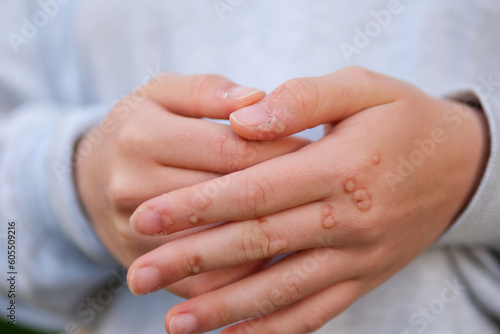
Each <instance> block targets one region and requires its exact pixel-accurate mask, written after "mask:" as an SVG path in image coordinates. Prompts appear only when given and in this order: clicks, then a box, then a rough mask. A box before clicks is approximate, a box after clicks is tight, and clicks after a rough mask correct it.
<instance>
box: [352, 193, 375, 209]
mask: <svg viewBox="0 0 500 334" xmlns="http://www.w3.org/2000/svg"><path fill="white" fill-rule="evenodd" d="M352 200H353V202H354V204H355V205H356V206H357V207H358V209H359V210H361V211H368V210H369V209H370V208H371V206H372V199H371V197H370V194H368V192H367V191H366V190H364V189H360V190H357V191H356V192H355V193H354V194H353V195H352Z"/></svg>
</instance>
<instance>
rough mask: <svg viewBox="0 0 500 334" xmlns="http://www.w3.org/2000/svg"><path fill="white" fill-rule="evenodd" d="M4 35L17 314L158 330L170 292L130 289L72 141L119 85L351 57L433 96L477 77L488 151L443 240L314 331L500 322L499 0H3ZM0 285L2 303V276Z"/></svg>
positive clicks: (236, 75)
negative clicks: (92, 206) (100, 228)
mask: <svg viewBox="0 0 500 334" xmlns="http://www.w3.org/2000/svg"><path fill="white" fill-rule="evenodd" d="M0 36H1V38H0V222H1V223H0V225H1V226H2V230H1V233H2V235H1V239H0V240H1V245H2V247H1V251H0V252H1V254H0V263H1V265H2V270H3V272H4V273H7V272H8V271H12V270H9V267H8V265H9V264H8V262H7V260H8V259H7V253H6V252H7V250H6V248H7V235H8V231H7V228H8V225H7V223H8V222H15V226H16V250H17V253H16V255H17V258H16V263H15V271H16V272H17V274H16V298H15V301H16V317H17V318H16V321H17V322H18V323H24V324H29V325H33V326H39V327H40V328H44V329H47V330H49V329H59V330H60V329H61V328H62V329H63V332H64V331H66V332H68V333H71V332H74V330H75V329H77V328H87V329H89V330H90V332H98V333H148V334H149V333H161V332H162V331H163V317H164V315H165V313H166V312H167V311H168V308H169V307H171V306H172V305H174V304H175V303H177V302H179V300H180V299H179V298H177V297H173V296H171V295H169V294H167V293H166V292H159V293H156V294H153V295H150V296H145V297H134V296H132V295H130V293H129V292H128V290H127V289H126V287H125V286H124V275H125V273H124V271H123V270H122V269H120V267H119V266H118V265H117V263H116V261H115V260H114V259H113V258H112V257H111V256H110V254H109V253H108V252H107V251H106V249H105V248H104V247H103V245H102V244H101V242H100V241H99V239H98V238H97V237H96V235H95V234H94V232H93V231H92V229H91V227H90V225H89V223H88V222H87V220H86V218H85V216H84V214H83V213H82V211H81V209H80V206H79V203H78V199H77V196H76V193H75V189H74V184H73V180H72V173H71V172H72V165H71V161H70V154H71V152H72V147H73V145H74V143H75V141H76V139H77V138H78V137H79V136H80V135H81V134H82V133H83V132H85V131H86V130H87V129H89V128H91V127H92V126H93V125H95V124H96V122H98V120H99V119H100V118H102V117H103V116H104V115H105V114H106V112H107V111H108V110H109V109H110V107H111V106H112V104H113V103H114V102H116V101H117V100H118V99H119V98H120V97H121V96H123V95H125V94H127V93H128V92H129V91H130V90H131V89H133V88H134V87H136V86H138V85H140V84H141V83H142V82H143V81H144V79H147V78H149V77H151V75H154V74H156V73H158V72H159V71H180V72H184V73H207V72H214V73H220V74H223V75H226V76H228V77H229V78H231V79H232V80H234V81H236V82H239V83H241V84H244V85H249V86H255V87H259V88H262V89H265V90H268V91H270V90H272V89H273V88H274V87H276V86H277V85H279V84H280V83H282V82H283V81H285V80H287V79H290V78H293V77H297V76H314V75H322V74H326V73H328V72H332V71H334V70H337V69H340V68H343V67H345V66H348V65H361V66H364V67H367V68H370V69H372V70H375V71H379V72H382V73H385V74H388V75H392V76H394V77H398V78H401V79H403V80H406V81H409V82H411V83H413V84H415V85H416V86H418V87H420V88H421V89H423V90H425V91H426V92H428V93H429V94H432V95H434V96H444V95H448V94H453V93H455V92H457V91H460V90H469V91H475V92H476V94H477V95H478V96H479V97H480V99H481V102H482V104H483V107H484V109H485V113H486V114H487V117H488V121H489V127H490V133H491V154H490V157H489V161H488V165H487V169H486V172H485V174H484V176H483V179H482V181H481V184H480V187H479V189H478V190H477V193H476V194H475V196H474V198H473V199H472V201H471V203H470V205H469V206H468V208H467V209H466V211H465V212H464V213H463V214H462V215H461V217H460V218H459V219H458V220H457V221H456V222H455V224H454V225H453V227H452V228H451V229H450V231H448V232H447V233H446V235H444V236H443V238H442V240H440V241H439V242H438V243H437V244H436V245H435V246H434V247H433V248H432V249H430V250H429V251H427V252H426V253H424V254H422V255H421V256H420V257H419V258H418V259H417V260H415V261H414V262H413V263H411V264H410V265H409V266H408V267H406V268H405V269H404V270H403V271H401V272H400V273H398V274H397V275H396V276H394V277H393V278H392V279H390V280H389V281H388V282H386V283H385V284H384V285H382V286H380V287H379V288H377V289H376V290H375V291H373V292H371V293H369V294H368V295H366V296H365V297H363V298H362V299H360V300H359V301H358V302H357V303H356V304H354V305H353V306H352V307H351V308H349V309H348V310H347V311H346V312H344V313H343V314H342V315H341V316H339V317H338V318H336V319H334V320H332V321H331V322H330V323H328V324H327V325H326V326H325V327H324V328H323V329H322V330H320V331H319V332H318V333H349V334H361V333H363V334H364V333H371V334H413V333H423V332H425V333H429V334H430V333H433V334H448V333H449V334H452V333H453V334H457V333H459V334H460V333H463V334H471V333H481V334H493V333H500V327H499V326H500V325H499V324H500V176H499V175H498V170H499V165H498V164H499V161H498V159H499V153H500V148H499V146H498V145H499V143H498V140H499V136H500V134H499V133H500V132H499V130H498V122H499V121H500V2H498V1H496V0H489V1H488V0H474V1H473V0H462V1H452V0H442V1H435V0H419V1H416V0H413V1H411V0H401V1H397V0H384V1H382V0H371V1H369V0H360V1H340V0H316V1H306V0H252V1H245V0H204V1H199V0H198V1H195V0H182V1H181V0H177V1H176V0H162V1H155V0H129V1H123V0H107V1H102V0H81V1H79V0H41V1H39V2H37V1H32V0H25V1H22V0H15V1H14V0H11V1H3V2H2V4H1V5H0ZM307 135H309V136H311V137H312V138H318V136H319V135H320V134H319V131H315V130H311V131H309V133H308V134H307ZM0 288H1V290H2V294H1V295H0V306H1V309H2V312H1V313H2V314H3V316H4V317H5V314H8V312H9V311H8V310H6V307H7V306H8V305H9V304H8V303H9V301H10V299H9V297H8V291H9V289H10V284H8V282H7V281H6V280H1V283H0ZM7 320H9V319H7Z"/></svg>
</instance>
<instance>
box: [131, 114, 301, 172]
mask: <svg viewBox="0 0 500 334" xmlns="http://www.w3.org/2000/svg"><path fill="white" fill-rule="evenodd" d="M145 112H146V111H145ZM136 126H137V125H136ZM144 126H146V125H144ZM165 129H168V131H166V130H165ZM144 131H148V132H149V133H150V134H151V135H150V136H148V137H147V140H146V142H145V143H144V146H145V147H144V146H140V145H136V147H138V148H137V149H138V150H139V149H141V150H144V149H145V150H146V151H147V152H150V155H151V157H152V158H153V159H154V160H156V161H158V162H159V163H162V164H165V165H169V166H177V167H181V168H189V169H198V170H204V171H211V172H218V173H224V174H225V173H230V172H234V171H236V170H241V169H243V168H248V167H250V166H252V165H255V164H257V163H259V162H262V161H265V160H268V159H271V158H274V157H277V156H280V155H283V154H286V153H290V152H293V151H296V150H298V149H299V148H301V147H303V146H305V145H307V144H309V143H310V141H308V140H305V139H303V138H299V137H289V138H283V139H279V140H276V141H250V140H247V139H244V138H242V137H240V136H238V135H236V134H235V133H234V131H233V130H232V129H231V127H230V126H228V125H224V124H219V123H214V122H209V121H205V120H200V119H192V118H186V117H179V116H176V115H171V117H162V118H158V117H150V118H149V121H148V124H147V130H145V129H144ZM125 144H126V143H125ZM124 146H126V147H124V149H127V148H128V149H129V150H130V147H131V145H124ZM137 153H138V154H140V153H141V152H137Z"/></svg>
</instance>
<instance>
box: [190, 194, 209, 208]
mask: <svg viewBox="0 0 500 334" xmlns="http://www.w3.org/2000/svg"><path fill="white" fill-rule="evenodd" d="M193 202H194V207H195V208H196V209H198V210H204V209H206V208H208V206H209V205H210V199H209V198H208V197H207V196H203V195H199V196H196V197H195V199H194V201H193Z"/></svg>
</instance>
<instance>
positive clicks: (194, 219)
mask: <svg viewBox="0 0 500 334" xmlns="http://www.w3.org/2000/svg"><path fill="white" fill-rule="evenodd" d="M188 220H189V222H190V223H191V224H193V225H195V224H196V223H198V221H199V219H198V216H196V215H191V216H189V218H188Z"/></svg>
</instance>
